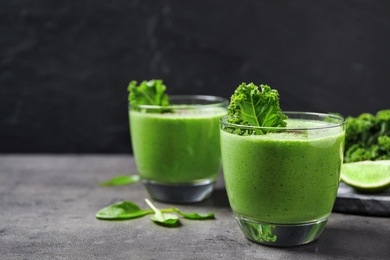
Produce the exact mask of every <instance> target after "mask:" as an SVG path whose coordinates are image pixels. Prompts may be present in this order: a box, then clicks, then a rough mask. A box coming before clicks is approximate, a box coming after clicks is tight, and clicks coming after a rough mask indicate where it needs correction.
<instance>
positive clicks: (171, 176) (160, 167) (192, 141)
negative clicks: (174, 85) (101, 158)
mask: <svg viewBox="0 0 390 260" xmlns="http://www.w3.org/2000/svg"><path fill="white" fill-rule="evenodd" d="M226 114H227V109H226V108H223V107H213V108H208V109H186V110H180V109H179V110H177V111H176V110H175V109H174V110H173V111H171V112H165V113H145V112H140V111H134V110H131V111H130V113H129V117H130V130H131V141H132V146H133V151H134V157H135V162H136V164H137V168H138V171H139V174H140V175H141V177H142V178H143V179H144V180H151V181H153V182H157V183H169V184H183V183H196V182H202V181H205V180H215V179H216V178H217V176H218V172H219V169H220V136H219V119H220V118H221V117H223V116H225V115H226Z"/></svg>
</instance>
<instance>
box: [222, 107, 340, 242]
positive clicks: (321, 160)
mask: <svg viewBox="0 0 390 260" xmlns="http://www.w3.org/2000/svg"><path fill="white" fill-rule="evenodd" d="M284 114H285V115H287V116H288V120H287V126H286V127H255V126H244V125H236V124H231V123H229V122H228V121H227V119H228V117H224V118H222V119H221V120H220V126H221V129H220V131H221V151H222V166H223V173H224V178H225V184H226V190H227V194H228V198H229V203H230V206H231V208H232V211H233V213H234V216H235V218H236V220H237V222H238V224H239V226H240V227H241V229H242V231H243V232H244V234H245V236H246V237H247V238H248V239H250V240H252V241H254V242H257V243H260V244H266V245H271V246H295V245H301V244H305V243H309V242H311V241H313V240H315V239H316V238H318V236H319V235H320V234H321V232H322V230H323V228H324V227H325V224H326V222H327V220H328V218H329V215H330V214H331V211H332V208H333V204H334V202H335V199H336V195H337V190H338V187H339V182H340V168H341V165H342V162H343V149H344V136H345V121H344V119H343V118H342V117H339V116H336V115H332V114H322V113H310V112H284Z"/></svg>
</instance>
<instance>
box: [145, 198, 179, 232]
mask: <svg viewBox="0 0 390 260" xmlns="http://www.w3.org/2000/svg"><path fill="white" fill-rule="evenodd" d="M145 201H146V203H147V204H148V205H149V207H151V208H152V209H153V211H154V213H155V214H154V215H152V216H150V219H151V220H153V221H154V222H157V223H160V224H164V225H167V226H174V225H176V223H177V221H178V220H179V217H178V216H176V215H175V214H169V213H162V212H161V210H159V209H158V208H156V207H155V206H154V205H153V204H152V202H151V201H150V200H148V199H145Z"/></svg>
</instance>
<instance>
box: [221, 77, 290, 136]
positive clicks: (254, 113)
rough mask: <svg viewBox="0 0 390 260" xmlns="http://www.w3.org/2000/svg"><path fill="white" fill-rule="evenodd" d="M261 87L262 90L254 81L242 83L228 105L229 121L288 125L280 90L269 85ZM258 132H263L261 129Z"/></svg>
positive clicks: (270, 125) (277, 125) (250, 124)
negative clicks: (280, 100) (281, 107)
mask: <svg viewBox="0 0 390 260" xmlns="http://www.w3.org/2000/svg"><path fill="white" fill-rule="evenodd" d="M260 88H261V91H260V90H259V87H258V86H256V85H255V84H253V83H250V84H248V85H247V84H245V83H242V84H241V85H240V86H239V87H238V88H237V89H236V91H235V92H234V94H233V96H232V97H231V101H230V105H229V107H228V110H229V116H230V118H229V119H228V122H230V123H233V124H240V125H248V126H260V127H283V126H286V124H287V123H286V122H285V120H286V119H287V116H286V115H284V114H282V110H281V109H280V106H279V94H278V91H277V90H275V89H271V88H270V87H269V86H267V85H260ZM244 132H245V131H244ZM256 133H257V134H262V132H261V131H260V132H259V131H256ZM238 134H245V133H238Z"/></svg>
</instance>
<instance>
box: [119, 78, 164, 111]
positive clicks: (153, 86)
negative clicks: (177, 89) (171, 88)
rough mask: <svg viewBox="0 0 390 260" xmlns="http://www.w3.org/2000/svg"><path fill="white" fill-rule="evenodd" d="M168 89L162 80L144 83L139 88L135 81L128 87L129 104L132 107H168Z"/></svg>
mask: <svg viewBox="0 0 390 260" xmlns="http://www.w3.org/2000/svg"><path fill="white" fill-rule="evenodd" d="M166 88H167V87H166V86H165V85H164V84H163V82H162V80H155V79H152V80H150V81H142V82H141V84H140V85H139V86H137V81H135V80H133V81H131V82H130V84H129V86H128V87H127V91H128V92H130V94H129V102H130V104H132V105H152V106H166V105H168V104H169V98H168V95H167V94H164V91H165V90H166Z"/></svg>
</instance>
